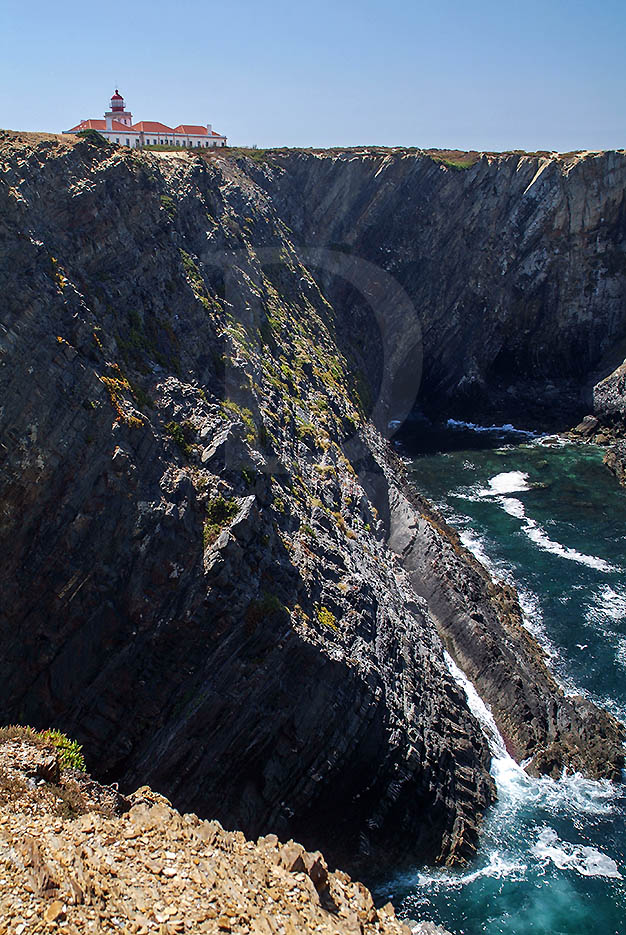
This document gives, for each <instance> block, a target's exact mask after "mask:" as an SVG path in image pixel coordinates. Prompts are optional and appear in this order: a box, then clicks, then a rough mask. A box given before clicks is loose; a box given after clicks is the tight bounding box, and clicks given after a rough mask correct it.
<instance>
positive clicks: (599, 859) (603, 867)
mask: <svg viewBox="0 0 626 935" xmlns="http://www.w3.org/2000/svg"><path fill="white" fill-rule="evenodd" d="M531 853H532V854H534V855H535V857H537V858H539V860H541V861H543V862H544V863H545V864H548V863H549V862H550V861H551V862H552V863H553V864H554V865H555V867H558V868H559V870H575V871H576V872H577V873H579V874H580V875H581V876H583V877H610V878H612V879H615V880H621V879H622V874H621V873H620V872H619V870H618V867H617V864H616V862H615V861H614V860H613V858H612V857H609V856H608V855H607V854H603V853H602V851H599V850H598V849H597V848H595V847H588V846H587V845H583V844H572V843H571V842H570V841H562V840H561V839H560V838H559V836H558V834H557V833H556V831H555V830H554V829H553V828H544V829H543V830H542V831H541V832H540V833H539V835H538V837H537V840H536V841H535V843H534V844H533V846H532V847H531Z"/></svg>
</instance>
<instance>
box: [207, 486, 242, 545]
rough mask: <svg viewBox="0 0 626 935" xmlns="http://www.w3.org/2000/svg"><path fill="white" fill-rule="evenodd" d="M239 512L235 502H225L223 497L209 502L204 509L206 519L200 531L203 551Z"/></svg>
mask: <svg viewBox="0 0 626 935" xmlns="http://www.w3.org/2000/svg"><path fill="white" fill-rule="evenodd" d="M238 512H239V504H238V503H237V501H236V500H225V499H224V497H215V498H214V499H213V500H209V502H208V503H207V507H206V519H205V521H204V527H203V531H202V541H203V542H204V547H205V549H206V548H207V547H208V546H209V545H213V543H214V542H215V541H216V539H217V537H218V536H219V534H220V532H221V531H222V529H223V528H224V526H226V525H227V523H229V522H230V520H232V519H234V518H235V516H236V515H237V513H238Z"/></svg>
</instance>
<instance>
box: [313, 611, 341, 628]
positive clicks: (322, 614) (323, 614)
mask: <svg viewBox="0 0 626 935" xmlns="http://www.w3.org/2000/svg"><path fill="white" fill-rule="evenodd" d="M317 619H318V620H319V622H320V623H321V624H322V626H324V627H330V629H331V630H337V629H339V628H338V627H337V618H336V617H335V615H334V613H333V612H332V610H329V609H328V607H319V608H318V611H317Z"/></svg>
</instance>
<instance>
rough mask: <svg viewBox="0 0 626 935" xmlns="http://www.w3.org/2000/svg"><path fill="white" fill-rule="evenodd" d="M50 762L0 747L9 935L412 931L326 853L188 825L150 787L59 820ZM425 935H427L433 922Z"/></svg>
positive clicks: (25, 745) (1, 855) (15, 746)
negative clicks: (45, 766)
mask: <svg viewBox="0 0 626 935" xmlns="http://www.w3.org/2000/svg"><path fill="white" fill-rule="evenodd" d="M45 754H46V756H47V757H48V759H49V760H50V759H54V758H55V755H54V751H53V750H50V749H49V750H47V751H45ZM42 755H43V751H42V749H41V748H40V747H38V746H33V745H32V744H31V743H29V742H27V741H24V740H9V741H4V742H2V743H0V798H1V800H2V814H1V815H0V861H1V862H2V877H3V878H2V881H1V882H0V909H1V910H2V919H1V921H0V926H2V931H4V932H7V931H10V932H17V931H19V932H21V931H25V930H27V931H29V932H50V931H55V930H57V927H58V926H60V929H59V930H60V931H66V932H70V933H84V932H102V933H104V932H119V931H120V930H121V928H122V927H123V930H124V931H125V932H128V933H137V935H139V933H144V935H148V933H149V932H157V933H160V935H179V933H184V932H189V933H194V935H195V933H196V932H206V933H218V932H221V933H224V932H254V933H259V935H273V933H278V932H283V931H284V932H304V931H307V932H309V931H316V932H322V933H324V932H327V933H329V935H330V933H333V935H335V933H339V935H344V933H345V935H348V933H350V935H352V933H354V932H362V933H364V935H375V933H376V935H409V933H410V932H411V929H410V928H409V927H408V926H407V925H405V924H403V923H402V922H400V921H399V920H398V919H397V918H396V915H395V912H394V909H393V906H391V904H390V903H388V904H387V905H386V906H383V907H380V908H377V907H376V906H375V905H374V901H373V899H372V897H371V895H370V893H369V892H368V890H367V889H366V888H365V887H364V886H363V885H362V884H361V883H358V882H356V881H353V880H351V879H350V877H349V876H348V875H347V874H346V873H342V872H341V871H336V872H334V873H331V872H329V870H328V867H327V865H326V862H325V860H324V858H323V857H322V855H321V854H320V853H319V851H317V852H316V853H309V852H307V851H306V850H305V849H304V848H303V847H302V846H301V845H300V844H296V843H295V842H294V841H289V842H287V843H286V844H281V843H280V842H279V841H278V838H277V837H276V836H275V835H267V836H266V837H263V838H259V840H258V841H257V842H256V843H254V842H252V841H247V840H246V839H245V837H244V836H243V834H242V833H241V832H240V831H239V832H228V831H224V829H223V828H222V826H221V825H220V824H219V822H216V821H201V820H200V819H199V818H198V817H197V816H196V815H193V814H186V815H181V814H180V812H178V811H176V810H175V809H173V808H172V806H171V803H170V802H169V801H168V800H167V799H166V798H164V797H163V796H160V795H157V794H155V793H154V792H152V790H151V789H150V788H149V787H148V786H143V787H142V788H140V789H138V790H137V791H136V792H135V793H133V795H132V796H130V798H129V800H128V801H127V802H126V807H125V809H123V810H117V811H115V810H110V811H108V812H106V811H103V810H102V809H99V810H97V811H94V810H92V809H89V808H86V807H82V808H80V809H78V810H74V811H70V813H69V814H68V813H67V812H66V813H63V810H61V812H60V811H59V808H58V805H57V802H58V796H57V793H58V791H59V787H58V786H54V787H52V786H50V784H49V782H48V781H47V780H46V779H45V778H44V777H43V776H41V775H40V761H41V758H42ZM56 770H57V773H60V772H61V771H60V769H59V763H58V761H57V762H56ZM33 775H37V776H38V785H34V784H29V780H31V779H32V776H33ZM9 777H10V780H9ZM74 781H75V780H74ZM81 781H82V782H83V783H84V784H89V780H87V779H84V778H81ZM91 784H92V785H95V784H94V783H91ZM99 788H100V790H101V791H102V792H103V793H106V792H107V791H108V794H109V796H110V797H113V798H114V797H115V796H116V795H117V793H115V791H114V790H106V789H105V788H104V787H102V786H100V787H99ZM118 798H119V796H118ZM416 931H417V932H420V931H424V932H425V933H427V932H429V931H430V929H429V927H428V923H425V924H424V928H422V927H421V926H419V925H418V926H417V929H416Z"/></svg>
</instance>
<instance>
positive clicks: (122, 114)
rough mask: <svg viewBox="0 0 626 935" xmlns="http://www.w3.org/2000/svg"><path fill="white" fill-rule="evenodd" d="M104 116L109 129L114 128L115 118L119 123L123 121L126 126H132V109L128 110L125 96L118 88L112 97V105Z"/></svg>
mask: <svg viewBox="0 0 626 935" xmlns="http://www.w3.org/2000/svg"><path fill="white" fill-rule="evenodd" d="M104 118H105V120H106V128H107V130H112V129H113V121H114V120H117V121H118V123H123V124H124V126H126V127H132V125H133V115H132V114H131V112H130V111H128V110H126V105H125V104H124V98H123V97H122V95H121V94H120V92H119V91H118V90H117V88H116V89H115V94H114V95H113V97H112V98H111V107H110V109H109V110H107V111H106V113H105V115H104Z"/></svg>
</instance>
